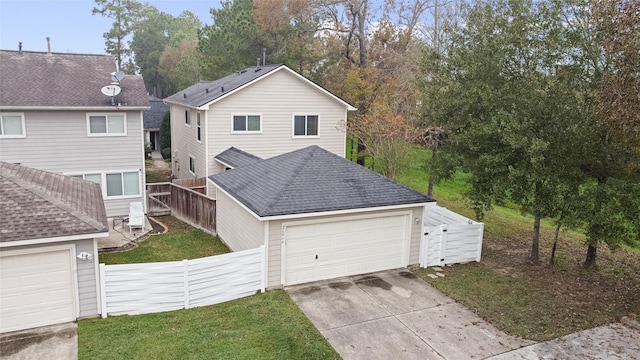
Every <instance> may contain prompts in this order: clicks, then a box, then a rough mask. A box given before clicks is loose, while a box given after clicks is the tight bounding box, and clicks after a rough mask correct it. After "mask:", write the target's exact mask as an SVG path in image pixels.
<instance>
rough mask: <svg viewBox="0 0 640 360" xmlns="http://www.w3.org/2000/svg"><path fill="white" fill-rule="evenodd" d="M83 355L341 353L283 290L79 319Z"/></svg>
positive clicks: (325, 356) (297, 356)
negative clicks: (184, 306) (213, 302)
mask: <svg viewBox="0 0 640 360" xmlns="http://www.w3.org/2000/svg"><path fill="white" fill-rule="evenodd" d="M78 334H79V336H78V354H79V359H104V360H106V359H118V360H119V359H154V360H160V359H339V358H340V357H339V356H338V354H336V352H335V351H334V350H333V348H332V347H331V345H329V344H328V343H327V341H326V340H325V339H324V337H323V336H322V335H321V334H320V332H319V331H318V330H317V329H316V328H315V327H314V326H313V324H312V323H311V322H310V321H309V320H308V319H307V318H306V317H305V315H304V314H303V313H302V312H301V311H300V309H298V307H297V306H296V304H295V303H294V302H293V301H292V300H291V299H290V298H289V296H288V295H287V294H286V293H285V292H284V291H281V290H278V291H269V292H266V293H264V294H257V295H255V296H251V297H247V298H243V299H239V300H235V301H230V302H226V303H222V304H218V305H214V306H206V307H201V308H194V309H189V310H178V311H170V312H164V313H157V314H146V315H136V316H114V317H109V318H106V319H86V320H80V321H78Z"/></svg>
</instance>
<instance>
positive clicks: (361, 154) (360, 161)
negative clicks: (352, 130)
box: [357, 137, 367, 166]
mask: <svg viewBox="0 0 640 360" xmlns="http://www.w3.org/2000/svg"><path fill="white" fill-rule="evenodd" d="M366 149H367V148H366V146H364V142H363V141H362V139H360V138H359V137H358V155H357V156H358V160H357V163H358V164H360V165H362V166H364V160H365V156H364V152H365V150H366Z"/></svg>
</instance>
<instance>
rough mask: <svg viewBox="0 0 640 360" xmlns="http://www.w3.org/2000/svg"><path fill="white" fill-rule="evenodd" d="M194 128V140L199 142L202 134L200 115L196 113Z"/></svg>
mask: <svg viewBox="0 0 640 360" xmlns="http://www.w3.org/2000/svg"><path fill="white" fill-rule="evenodd" d="M196 127H197V130H196V139H197V140H198V141H201V139H202V138H201V136H202V134H201V129H200V113H196Z"/></svg>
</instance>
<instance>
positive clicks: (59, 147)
mask: <svg viewBox="0 0 640 360" xmlns="http://www.w3.org/2000/svg"><path fill="white" fill-rule="evenodd" d="M7 112H9V111H7ZM11 112H20V111H11ZM21 113H23V114H24V117H25V131H26V137H25V138H15V139H13V138H2V139H0V160H2V161H6V162H11V163H20V164H21V165H23V166H28V167H32V168H36V169H40V170H46V171H51V172H56V173H62V174H66V175H74V174H83V173H104V172H107V171H138V172H139V178H140V195H138V196H126V197H118V198H107V197H106V193H105V198H104V200H105V201H104V203H105V207H106V209H107V216H115V215H125V214H128V213H129V203H131V202H133V201H142V202H143V203H144V176H145V174H144V142H143V130H142V111H117V112H114V113H119V114H120V113H124V114H125V116H126V123H127V135H126V136H88V135H87V131H88V130H87V113H100V114H102V113H106V112H103V111H22V112H21ZM103 185H104V184H103ZM103 187H104V186H103Z"/></svg>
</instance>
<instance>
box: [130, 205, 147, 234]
mask: <svg viewBox="0 0 640 360" xmlns="http://www.w3.org/2000/svg"><path fill="white" fill-rule="evenodd" d="M133 229H140V232H142V231H144V210H143V209H142V202H132V203H131V204H129V234H130V235H133V233H134V232H133Z"/></svg>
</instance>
